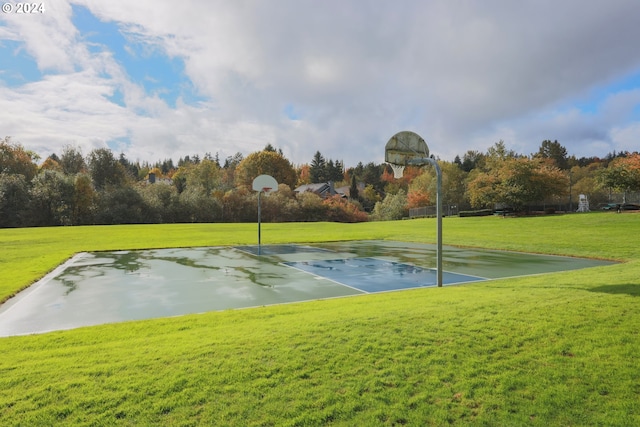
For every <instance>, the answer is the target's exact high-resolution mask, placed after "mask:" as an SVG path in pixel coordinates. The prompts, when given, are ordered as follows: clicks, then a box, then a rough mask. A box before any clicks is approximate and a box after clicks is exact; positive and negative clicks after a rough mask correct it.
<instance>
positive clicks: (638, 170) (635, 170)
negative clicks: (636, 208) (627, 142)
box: [597, 153, 640, 203]
mask: <svg viewBox="0 0 640 427" xmlns="http://www.w3.org/2000/svg"><path fill="white" fill-rule="evenodd" d="M597 180H598V182H599V183H600V185H601V186H603V187H605V188H609V189H612V190H615V191H619V192H621V193H622V202H623V203H626V202H627V193H628V192H630V191H636V190H640V154H639V153H633V154H630V155H628V156H626V157H617V158H615V159H614V160H612V161H611V162H610V163H609V166H607V168H606V169H602V170H601V171H600V172H599V173H598V175H597Z"/></svg>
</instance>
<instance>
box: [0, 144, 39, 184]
mask: <svg viewBox="0 0 640 427" xmlns="http://www.w3.org/2000/svg"><path fill="white" fill-rule="evenodd" d="M37 159H38V155H37V154H35V153H33V152H31V151H27V150H25V149H24V147H23V146H22V145H20V144H14V143H12V142H11V137H9V136H7V137H5V138H4V139H0V174H9V175H22V176H24V177H25V180H26V181H27V182H30V181H31V180H32V179H33V177H34V176H35V175H36V171H37V170H38V166H37V165H36V163H35V161H36V160H37Z"/></svg>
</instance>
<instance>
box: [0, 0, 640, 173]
mask: <svg viewBox="0 0 640 427" xmlns="http://www.w3.org/2000/svg"><path fill="white" fill-rule="evenodd" d="M72 3H73V4H75V5H84V6H85V7H87V8H89V9H90V11H91V12H92V13H93V14H94V15H95V16H97V17H98V18H99V19H100V20H102V21H105V22H113V23H117V25H118V26H119V27H120V28H121V30H122V32H123V33H124V34H125V36H126V37H127V38H128V39H129V40H131V41H135V42H136V43H138V45H139V44H140V43H142V44H143V45H147V46H148V48H149V49H151V50H157V51H160V52H164V53H165V54H166V55H168V56H170V57H175V58H180V59H181V60H182V61H184V65H185V73H186V74H187V77H188V78H189V80H190V81H191V82H192V83H193V85H194V87H195V89H196V91H197V92H198V93H199V94H200V95H201V96H202V97H203V99H204V101H202V102H200V103H197V104H193V105H185V104H184V102H180V101H179V102H177V105H176V107H175V108H172V107H170V106H168V105H167V104H166V103H165V102H164V101H162V99H160V98H158V97H157V96H155V95H153V94H149V93H145V91H144V89H143V88H142V87H140V86H137V85H136V84H134V83H133V82H131V81H130V80H129V78H128V77H127V70H126V69H125V67H126V65H125V64H122V63H117V62H116V61H115V60H114V58H113V56H111V55H110V54H109V52H105V53H101V54H95V53H93V54H92V53H90V50H89V49H88V46H87V42H86V41H85V40H82V39H81V38H80V36H79V33H78V31H77V29H75V27H74V26H73V25H72V21H71V11H72V8H71V6H70V4H69V3H68V2H65V1H63V0H60V1H57V2H55V5H53V4H52V5H51V6H49V7H48V10H47V12H46V13H45V14H43V15H41V16H37V17H28V18H29V19H18V18H17V17H16V16H11V17H7V16H4V17H3V18H2V19H4V21H5V22H6V26H5V27H2V26H0V37H2V38H4V39H13V40H19V41H23V42H24V43H25V49H26V50H27V51H28V52H29V53H30V54H31V55H33V57H34V58H35V59H36V61H37V63H38V65H39V67H40V69H41V70H43V71H45V72H46V73H47V75H46V76H45V78H44V79H43V81H41V82H35V83H30V84H27V85H25V86H23V87H18V88H9V87H1V86H0V96H1V98H0V107H1V108H3V109H5V110H4V111H9V110H7V109H10V112H9V113H8V114H7V115H6V120H3V122H4V125H5V126H4V129H1V130H0V132H4V133H6V134H10V135H13V136H14V137H15V138H16V139H17V140H20V141H21V142H22V143H23V144H25V145H27V146H29V147H30V148H35V149H38V150H40V149H43V150H44V149H45V148H46V149H47V151H45V152H43V153H42V154H45V155H46V154H48V153H49V152H50V151H59V150H60V148H61V146H62V145H61V144H67V143H74V142H75V143H78V144H81V145H82V146H83V147H84V150H85V152H86V151H87V150H90V149H91V147H95V146H97V145H100V144H106V143H107V142H109V141H113V140H121V139H122V138H128V139H129V140H130V142H131V144H130V145H128V146H121V148H122V149H123V150H124V151H125V153H126V154H127V155H128V156H129V157H131V158H139V159H140V160H150V161H154V160H156V159H159V158H165V157H173V158H174V159H177V158H178V157H181V156H184V155H186V154H195V153H200V154H203V153H204V152H207V151H210V152H215V151H219V152H220V154H221V155H223V156H226V155H232V154H234V153H235V152H236V151H241V152H244V154H248V153H249V152H251V151H255V150H259V149H262V148H263V147H264V145H266V144H267V143H271V144H273V145H274V146H276V147H281V148H282V149H283V151H284V152H285V154H286V155H287V156H289V157H290V159H291V160H292V161H293V162H294V163H302V162H308V161H310V160H311V158H312V156H313V153H314V152H315V151H317V150H319V151H321V152H322V153H323V154H324V155H325V156H326V157H329V158H334V159H341V160H344V161H345V163H346V164H347V165H354V164H355V163H357V162H358V161H363V162H365V163H366V162H369V161H376V162H379V161H382V157H383V147H384V144H385V143H386V141H387V139H388V138H389V137H390V136H391V135H393V134H395V133H396V132H397V131H399V130H402V129H410V130H414V131H416V132H418V133H420V134H421V135H422V136H423V137H424V138H425V139H426V140H427V141H428V142H429V145H430V147H431V151H432V152H433V153H435V154H437V155H440V157H441V158H445V159H449V160H451V159H453V156H455V155H456V154H460V155H462V154H464V153H465V152H466V151H467V150H470V149H473V150H484V149H486V148H488V147H489V146H491V145H492V144H493V143H495V142H496V141H497V140H500V139H502V140H504V141H505V142H506V143H507V145H508V146H509V147H510V148H513V149H515V150H516V151H520V152H522V153H525V154H528V153H531V152H534V151H537V148H538V146H539V144H540V142H541V141H542V140H543V139H557V140H559V141H560V142H561V143H562V144H563V145H565V146H567V148H568V151H569V152H570V153H571V154H576V155H578V156H582V155H604V154H606V152H608V151H612V150H613V149H616V150H619V149H620V147H623V146H625V147H626V146H631V147H632V146H633V145H632V144H634V143H633V142H632V141H633V140H634V138H636V136H637V127H638V122H637V113H636V115H635V116H634V111H635V110H636V109H637V106H638V105H640V95H639V94H638V91H639V90H640V89H635V90H634V89H633V88H631V89H630V90H617V92H616V93H613V94H611V96H609V97H604V101H602V102H601V104H600V105H597V106H595V107H594V108H593V110H594V111H587V112H585V111H583V110H582V109H581V108H580V107H579V106H577V105H574V104H575V103H585V99H586V100H589V99H590V97H591V95H592V93H593V90H594V89H596V88H606V85H608V84H610V83H612V82H615V81H617V79H620V78H623V77H625V76H628V75H630V74H633V73H639V72H640V56H639V55H638V48H637V40H638V39H639V38H640V26H638V25H637V16H638V12H639V11H640V6H638V4H637V2H636V1H635V0H629V1H625V0H612V1H610V2H606V3H600V2H586V3H585V2H583V1H578V0H563V1H560V2H558V1H538V2H525V3H523V2H507V1H497V0H490V1H488V2H482V3H473V2H462V3H460V2H450V1H445V0H441V1H430V2H423V1H418V0H415V1H403V2H386V1H371V2H359V1H355V0H353V1H350V0H346V1H345V0H343V1H338V0H327V1H322V2H318V1H314V0H274V1H269V2H264V1H258V0H255V1H252V0H246V1H237V2H229V1H222V0H219V1H212V2H196V1H182V2H180V3H179V4H177V3H175V2H168V1H160V0H154V1H150V0H138V1H136V2H130V1H124V0H122V1H110V2H98V1H92V0H78V1H72ZM567 17H570V18H571V19H567ZM125 49H126V47H125ZM115 91H119V92H121V93H122V94H123V97H124V102H125V104H126V107H121V106H119V105H116V104H114V103H112V102H110V101H109V99H108V98H109V97H110V96H111V95H113V93H114V92H115ZM287 106H293V108H294V109H295V111H296V113H298V115H299V117H297V119H296V120H290V119H288V118H286V116H285V115H284V113H283V111H284V109H285V108H286V107H287ZM34 122H35V123H38V126H37V127H33V126H31V127H30V126H29V123H34ZM0 136H1V134H0ZM636 140H637V139H636ZM594 150H604V152H603V151H600V152H597V153H594V152H593V151H594Z"/></svg>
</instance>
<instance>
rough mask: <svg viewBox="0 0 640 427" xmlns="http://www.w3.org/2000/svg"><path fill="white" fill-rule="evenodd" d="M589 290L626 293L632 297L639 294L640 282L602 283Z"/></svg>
mask: <svg viewBox="0 0 640 427" xmlns="http://www.w3.org/2000/svg"><path fill="white" fill-rule="evenodd" d="M588 291H590V292H603V293H605V294H614V295H616V294H627V295H631V296H634V297H638V296H640V284H635V285H634V284H628V285H603V286H598V287H595V288H589V289H588Z"/></svg>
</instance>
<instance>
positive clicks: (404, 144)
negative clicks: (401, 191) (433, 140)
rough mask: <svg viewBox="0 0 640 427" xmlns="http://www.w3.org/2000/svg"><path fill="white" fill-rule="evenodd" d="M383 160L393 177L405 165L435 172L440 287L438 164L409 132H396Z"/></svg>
mask: <svg viewBox="0 0 640 427" xmlns="http://www.w3.org/2000/svg"><path fill="white" fill-rule="evenodd" d="M384 160H385V162H387V163H388V164H389V165H390V166H391V168H392V169H393V177H394V178H396V179H399V178H402V175H403V173H404V168H405V166H407V165H412V166H424V165H431V166H433V167H434V168H435V170H436V183H437V184H436V217H437V231H436V235H437V236H436V238H437V249H436V253H437V254H436V265H437V267H436V282H437V285H438V287H440V286H442V196H441V195H442V171H441V170H440V166H438V162H437V161H436V160H435V159H433V158H431V157H430V156H429V147H427V143H426V142H425V140H424V139H422V137H421V136H420V135H418V134H417V133H415V132H411V131H402V132H398V133H396V134H395V135H393V136H392V137H391V139H389V142H387V145H386V146H385V147H384Z"/></svg>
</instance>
